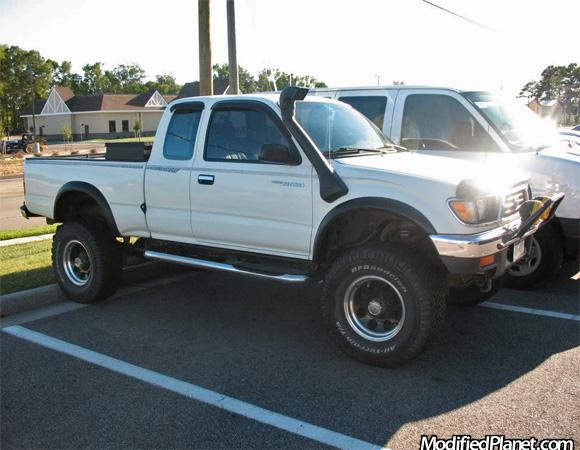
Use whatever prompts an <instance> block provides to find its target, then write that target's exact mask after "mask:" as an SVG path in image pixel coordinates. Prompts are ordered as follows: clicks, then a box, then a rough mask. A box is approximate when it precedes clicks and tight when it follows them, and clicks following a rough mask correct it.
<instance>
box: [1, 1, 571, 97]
mask: <svg viewBox="0 0 580 450" xmlns="http://www.w3.org/2000/svg"><path fill="white" fill-rule="evenodd" d="M432 2H433V3H436V4H437V5H439V6H441V7H443V8H446V9H449V10H451V11H453V12H455V13H457V14H460V15H462V16H464V17H467V18H469V19H471V20H473V21H475V22H477V23H478V24H481V25H483V26H479V25H477V24H474V23H472V22H469V21H467V20H463V19H461V18H459V17H456V16H454V15H452V14H449V13H446V12H444V11H442V10H441V9H438V8H435V7H434V6H432V5H430V4H428V3H426V2H424V1H422V0H357V1H352V0H349V1H346V0H338V1H330V0H294V1H292V2H291V1H288V0H285V1H283V0H236V2H235V7H236V27H237V30H236V31H237V33H236V38H237V50H238V64H239V65H241V66H242V67H243V68H245V69H247V70H249V72H250V73H251V74H252V75H254V76H256V77H257V75H258V72H259V71H260V70H261V69H263V68H265V67H272V68H279V69H280V70H282V71H285V72H292V73H295V74H298V75H312V76H314V77H315V78H317V79H319V80H323V81H325V82H326V83H327V84H328V85H329V86H367V85H376V84H377V81H378V80H380V83H381V84H391V83H392V82H393V81H404V82H405V83H406V84H427V85H445V86H451V87H459V88H466V89H474V88H478V89H479V88H483V89H491V90H499V89H502V90H503V91H504V92H506V93H508V94H513V95H517V93H519V90H520V89H521V87H522V86H523V85H524V84H525V83H526V82H528V81H530V80H539V78H540V74H541V72H542V70H543V69H544V68H545V67H547V66H548V65H567V64H569V63H572V62H576V63H578V64H580V42H579V38H578V17H580V1H578V0H550V1H549V2H529V1H524V0H433V1H432ZM197 5H198V2H197V0H163V1H159V0H135V1H133V0H130V1H128V0H59V1H50V2H47V1H45V0H0V17H2V21H1V26H0V43H3V44H8V45H18V46H20V47H22V48H24V49H35V50H38V51H40V53H41V54H42V55H43V56H44V57H45V58H50V59H54V60H57V61H59V62H61V61H63V60H68V61H71V62H72V63H73V70H74V71H76V72H77V73H81V74H82V66H83V65H84V64H87V63H94V62H97V61H101V62H103V63H104V64H105V67H106V68H108V69H112V68H114V67H115V66H116V65H118V64H130V63H137V64H139V65H140V66H141V67H142V68H143V69H144V70H145V71H146V72H147V75H148V78H149V79H153V78H154V76H155V75H157V74H160V73H170V74H172V75H174V76H175V77H176V79H177V81H178V82H179V83H185V82H188V81H195V80H198V79H199V66H198V60H199V57H198V40H197V37H198V23H197ZM211 14H212V24H211V33H212V60H213V62H214V63H226V62H227V34H226V0H211ZM33 17H34V18H35V19H33ZM378 76H380V78H379V77H378Z"/></svg>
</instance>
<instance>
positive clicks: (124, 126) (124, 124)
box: [122, 120, 129, 132]
mask: <svg viewBox="0 0 580 450" xmlns="http://www.w3.org/2000/svg"><path fill="white" fill-rule="evenodd" d="M122 126H123V132H125V131H129V121H128V120H123V122H122Z"/></svg>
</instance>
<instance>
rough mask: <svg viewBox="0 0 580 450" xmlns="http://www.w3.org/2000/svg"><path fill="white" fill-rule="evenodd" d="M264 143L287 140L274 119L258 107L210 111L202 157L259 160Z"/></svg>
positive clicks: (223, 159) (211, 159) (246, 160)
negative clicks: (254, 108)
mask: <svg viewBox="0 0 580 450" xmlns="http://www.w3.org/2000/svg"><path fill="white" fill-rule="evenodd" d="M264 144H282V145H284V146H286V147H288V148H290V143H289V142H288V140H287V139H286V137H285V136H284V135H283V134H282V132H281V130H280V128H278V126H277V125H276V123H275V122H274V120H272V118H271V117H269V116H268V115H267V114H265V113H264V112H262V111H257V110H251V109H240V110H218V111H215V112H214V113H213V114H212V118H211V123H210V127H209V132H208V137H207V145H206V150H205V159H206V160H209V161H228V162H235V161H238V162H242V161H245V162H256V163H258V162H261V161H259V160H258V157H259V155H260V151H261V149H262V146H263V145H264Z"/></svg>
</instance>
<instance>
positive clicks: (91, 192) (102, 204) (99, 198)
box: [53, 181, 120, 236]
mask: <svg viewBox="0 0 580 450" xmlns="http://www.w3.org/2000/svg"><path fill="white" fill-rule="evenodd" d="M71 192H79V193H82V194H85V195H87V196H89V197H90V198H92V199H93V200H94V201H95V202H96V203H97V205H99V208H100V209H101V210H102V212H103V217H104V218H105V221H106V222H107V226H108V227H109V229H110V230H111V233H112V234H113V236H120V233H119V229H118V228H117V223H116V222H115V218H114V216H113V211H112V210H111V207H110V206H109V202H108V201H107V199H106V198H105V196H104V195H103V193H102V192H101V191H100V190H99V189H98V188H96V187H95V186H93V185H92V184H89V183H86V182H84V181H69V182H68V183H66V184H64V185H63V186H62V187H61V188H60V189H59V191H58V193H57V194H56V199H55V201H54V212H53V216H54V220H55V222H62V221H63V220H62V217H58V215H59V211H58V210H59V207H58V206H59V201H60V199H61V197H62V196H63V195H65V194H69V193H71Z"/></svg>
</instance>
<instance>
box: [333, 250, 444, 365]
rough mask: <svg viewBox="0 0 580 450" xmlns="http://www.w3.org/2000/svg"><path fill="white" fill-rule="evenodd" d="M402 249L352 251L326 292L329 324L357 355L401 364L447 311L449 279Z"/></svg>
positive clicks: (342, 344) (335, 270)
mask: <svg viewBox="0 0 580 450" xmlns="http://www.w3.org/2000/svg"><path fill="white" fill-rule="evenodd" d="M407 254H408V252H407V251H405V250H404V249H402V248H389V249H385V248H382V247H365V248H358V249H353V250H350V251H347V252H346V253H345V254H344V255H343V256H342V257H340V258H339V259H338V260H337V261H336V262H335V263H334V264H333V265H332V267H331V268H330V270H329V272H328V275H327V277H326V280H325V287H324V291H323V294H322V307H323V313H324V317H325V321H326V323H327V326H328V327H329V329H330V332H331V334H332V336H333V338H334V340H335V342H336V343H337V344H338V346H339V347H340V348H341V349H342V350H343V351H345V352H346V353H347V354H348V355H349V356H351V357H352V358H354V359H356V360H358V361H361V362H363V363H366V364H372V365H377V366H383V367H395V366H399V365H402V364H405V363H407V362H408V361H410V360H412V359H413V358H415V357H416V356H417V355H418V354H419V353H420V352H421V351H422V350H423V349H424V348H425V347H426V345H427V343H428V342H429V340H430V339H431V338H432V337H433V336H434V335H435V332H436V331H437V329H438V328H439V325H440V324H441V322H442V321H443V317H444V315H445V288H444V286H445V283H444V282H443V280H442V278H443V277H438V276H433V275H434V274H432V273H431V270H430V268H429V267H427V266H426V265H424V264H421V263H420V262H418V261H415V260H413V259H411V258H410V257H409V256H407Z"/></svg>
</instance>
